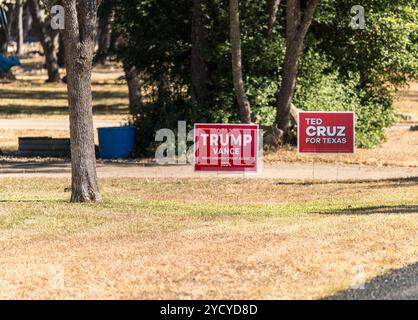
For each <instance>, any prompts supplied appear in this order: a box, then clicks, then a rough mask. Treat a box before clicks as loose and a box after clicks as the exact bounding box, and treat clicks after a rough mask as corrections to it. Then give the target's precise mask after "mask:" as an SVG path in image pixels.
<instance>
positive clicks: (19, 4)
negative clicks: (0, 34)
mask: <svg viewBox="0 0 418 320" xmlns="http://www.w3.org/2000/svg"><path fill="white" fill-rule="evenodd" d="M16 20H17V23H16V34H17V50H16V54H17V55H18V56H22V55H23V41H24V38H23V4H22V0H16Z"/></svg>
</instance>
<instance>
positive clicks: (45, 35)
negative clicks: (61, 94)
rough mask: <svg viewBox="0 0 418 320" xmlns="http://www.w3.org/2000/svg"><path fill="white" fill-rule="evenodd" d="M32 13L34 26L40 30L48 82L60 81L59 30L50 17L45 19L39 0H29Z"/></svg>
mask: <svg viewBox="0 0 418 320" xmlns="http://www.w3.org/2000/svg"><path fill="white" fill-rule="evenodd" d="M28 6H29V10H30V13H31V15H32V20H33V22H32V26H33V27H34V28H35V29H36V30H37V31H38V33H39V37H40V40H41V44H42V48H43V50H44V55H45V64H46V69H47V71H48V80H47V82H60V81H61V77H60V74H59V67H58V40H59V39H58V35H59V32H58V30H52V28H51V23H50V19H49V18H48V19H46V20H44V19H43V17H42V14H41V10H40V7H39V2H38V0H28Z"/></svg>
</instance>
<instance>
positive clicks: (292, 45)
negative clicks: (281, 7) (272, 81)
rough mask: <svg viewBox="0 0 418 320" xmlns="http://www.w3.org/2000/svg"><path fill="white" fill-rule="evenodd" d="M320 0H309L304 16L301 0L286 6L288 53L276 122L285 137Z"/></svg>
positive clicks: (285, 60)
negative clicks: (300, 65) (305, 43)
mask: <svg viewBox="0 0 418 320" xmlns="http://www.w3.org/2000/svg"><path fill="white" fill-rule="evenodd" d="M318 3H319V0H309V2H308V3H307V5H306V9H305V12H304V14H303V18H302V17H301V5H300V0H287V7H286V27H287V30H286V54H285V59H284V64H283V78H282V82H281V86H280V88H279V92H278V95H277V102H276V109H277V114H276V124H277V127H278V128H279V129H280V130H282V131H283V132H284V134H285V137H286V135H287V133H288V130H289V121H290V109H291V103H292V99H293V94H294V91H295V86H296V78H297V72H298V61H299V56H300V55H301V54H302V51H303V43H304V39H305V36H306V34H307V32H308V29H309V27H310V25H311V23H312V20H313V16H314V13H315V10H316V7H317V6H318Z"/></svg>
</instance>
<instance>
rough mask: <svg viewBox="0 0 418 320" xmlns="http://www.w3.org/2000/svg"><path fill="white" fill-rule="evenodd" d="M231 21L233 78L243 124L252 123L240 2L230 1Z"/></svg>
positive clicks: (237, 0)
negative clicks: (244, 63)
mask: <svg viewBox="0 0 418 320" xmlns="http://www.w3.org/2000/svg"><path fill="white" fill-rule="evenodd" d="M229 15H230V20H231V52H232V76H233V81H234V89H235V94H236V96H237V101H238V105H239V111H240V118H241V122H242V123H251V106H250V101H249V100H248V97H247V94H246V93H245V88H244V80H243V76H242V52H241V31H240V23H239V0H229Z"/></svg>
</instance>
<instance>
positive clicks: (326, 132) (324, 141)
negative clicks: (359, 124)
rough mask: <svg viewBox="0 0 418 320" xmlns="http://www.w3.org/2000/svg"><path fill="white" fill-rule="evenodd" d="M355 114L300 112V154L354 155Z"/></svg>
mask: <svg viewBox="0 0 418 320" xmlns="http://www.w3.org/2000/svg"><path fill="white" fill-rule="evenodd" d="M354 139H355V134H354V112H299V126H298V151H299V152H300V153H354Z"/></svg>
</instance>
